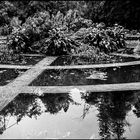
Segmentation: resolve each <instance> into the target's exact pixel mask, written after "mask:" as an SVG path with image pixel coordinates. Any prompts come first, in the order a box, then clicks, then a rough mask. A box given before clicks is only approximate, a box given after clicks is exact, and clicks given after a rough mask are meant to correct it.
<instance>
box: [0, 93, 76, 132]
mask: <svg viewBox="0 0 140 140" xmlns="http://www.w3.org/2000/svg"><path fill="white" fill-rule="evenodd" d="M39 101H42V103H43V104H44V107H45V108H44V110H43V109H42V106H41V104H40V103H39ZM71 103H72V104H74V101H73V100H72V99H71V97H70V95H69V94H53V95H52V94H46V95H44V96H40V97H39V96H36V95H30V94H19V95H18V96H17V97H16V98H15V99H14V100H13V101H12V102H10V103H9V104H8V105H7V106H6V107H5V108H4V109H3V110H2V111H1V112H0V124H1V125H0V134H2V133H3V132H4V131H5V130H6V129H7V126H6V125H7V121H9V120H8V119H9V118H10V117H14V118H15V119H16V123H15V124H18V123H19V122H20V121H21V120H22V119H23V118H24V117H26V116H27V117H29V118H33V117H34V118H36V119H37V117H38V116H40V115H41V114H42V113H44V112H48V113H50V114H56V113H58V112H59V111H61V110H64V112H67V110H68V109H69V105H70V104H71Z"/></svg>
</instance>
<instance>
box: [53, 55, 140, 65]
mask: <svg viewBox="0 0 140 140" xmlns="http://www.w3.org/2000/svg"><path fill="white" fill-rule="evenodd" d="M138 60H140V59H138V58H134V57H122V56H114V55H110V56H109V57H103V58H94V57H92V58H91V57H87V56H69V55H68V56H59V57H58V58H57V59H56V60H55V61H54V62H52V63H51V66H65V65H90V64H108V63H118V62H130V61H138Z"/></svg>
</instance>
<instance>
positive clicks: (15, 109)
mask: <svg viewBox="0 0 140 140" xmlns="http://www.w3.org/2000/svg"><path fill="white" fill-rule="evenodd" d="M139 130H140V91H127V92H108V93H88V92H87V93H80V91H78V89H77V90H73V91H71V93H69V94H68V93H64V94H44V95H42V96H37V95H30V94H27V93H21V94H19V95H18V96H17V97H16V98H15V99H14V100H13V101H12V102H10V103H9V104H8V105H7V106H6V107H5V108H4V109H3V110H2V111H1V112H0V139H3V138H11V139H12V138H16V139H20V138H23V139H25V138H33V139H35V138H37V139H40V138H41V139H42V138H47V139H49V138H57V139H66V138H69V139H70V138H79V139H83V138H84V139H101V138H103V139H123V138H126V139H138V138H140V133H139Z"/></svg>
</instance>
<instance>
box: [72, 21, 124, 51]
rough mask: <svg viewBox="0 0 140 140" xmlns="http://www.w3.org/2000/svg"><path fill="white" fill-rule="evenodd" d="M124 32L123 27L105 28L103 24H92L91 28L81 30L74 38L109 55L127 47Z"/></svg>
mask: <svg viewBox="0 0 140 140" xmlns="http://www.w3.org/2000/svg"><path fill="white" fill-rule="evenodd" d="M123 31H124V28H123V27H122V26H119V25H115V26H113V27H105V25H104V24H103V23H100V24H92V26H91V27H89V28H81V29H80V30H79V31H77V32H76V33H75V34H74V37H75V38H76V39H78V40H79V41H81V42H82V43H84V44H88V45H90V46H93V47H94V48H96V50H97V51H98V52H99V51H102V52H105V53H109V52H113V51H116V50H117V49H119V48H122V47H125V41H124V32H123ZM82 46H83V44H82ZM93 47H92V48H93ZM91 50H92V49H91Z"/></svg>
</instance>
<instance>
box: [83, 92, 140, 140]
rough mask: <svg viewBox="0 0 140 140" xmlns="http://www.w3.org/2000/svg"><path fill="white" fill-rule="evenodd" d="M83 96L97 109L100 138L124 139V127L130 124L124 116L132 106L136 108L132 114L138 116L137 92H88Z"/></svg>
mask: <svg viewBox="0 0 140 140" xmlns="http://www.w3.org/2000/svg"><path fill="white" fill-rule="evenodd" d="M83 98H84V99H85V100H86V103H87V104H89V105H94V106H96V107H97V109H98V111H99V113H98V115H97V116H98V122H99V135H100V136H101V138H102V139H110V138H115V139H124V136H123V134H124V132H125V127H126V126H127V127H129V126H130V124H129V122H128V121H127V120H126V116H127V114H128V112H129V111H131V110H133V108H132V107H133V106H134V108H136V109H135V110H133V111H134V114H135V115H136V116H137V117H139V115H138V114H139V106H140V104H139V103H140V101H139V92H134V91H127V92H121V93H120V92H108V93H106V94H104V93H94V94H92V93H88V94H85V95H83ZM137 98H138V99H137Z"/></svg>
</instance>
